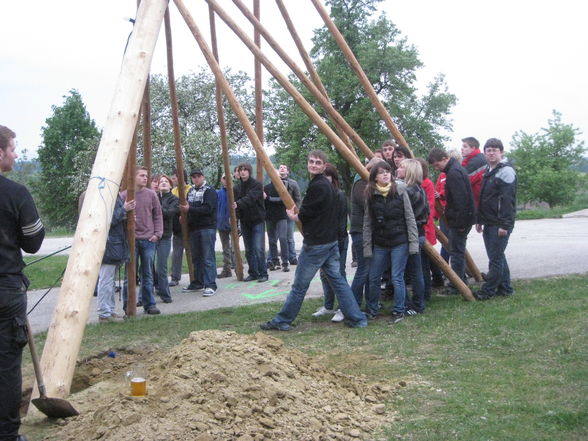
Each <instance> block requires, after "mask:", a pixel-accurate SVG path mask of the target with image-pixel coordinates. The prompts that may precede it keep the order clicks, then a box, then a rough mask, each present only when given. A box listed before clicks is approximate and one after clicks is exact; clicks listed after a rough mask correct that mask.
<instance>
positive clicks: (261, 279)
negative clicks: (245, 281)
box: [257, 276, 268, 283]
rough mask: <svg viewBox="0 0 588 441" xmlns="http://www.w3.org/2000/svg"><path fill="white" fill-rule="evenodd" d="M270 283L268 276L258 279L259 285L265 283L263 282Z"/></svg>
mask: <svg viewBox="0 0 588 441" xmlns="http://www.w3.org/2000/svg"><path fill="white" fill-rule="evenodd" d="M267 281H268V277H267V276H263V277H260V278H259V279H257V282H258V283H263V282H267Z"/></svg>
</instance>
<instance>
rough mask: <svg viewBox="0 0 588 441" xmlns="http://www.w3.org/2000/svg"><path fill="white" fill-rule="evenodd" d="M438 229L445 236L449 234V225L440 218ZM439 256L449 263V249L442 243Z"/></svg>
mask: <svg viewBox="0 0 588 441" xmlns="http://www.w3.org/2000/svg"><path fill="white" fill-rule="evenodd" d="M439 229H440V230H441V232H442V233H443V234H445V236H448V235H449V227H448V226H447V224H446V223H445V222H443V221H442V220H441V219H439ZM441 257H443V259H445V262H447V263H449V250H448V249H447V248H445V247H444V246H443V245H442V246H441Z"/></svg>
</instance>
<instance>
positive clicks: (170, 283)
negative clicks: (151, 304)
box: [169, 279, 179, 286]
mask: <svg viewBox="0 0 588 441" xmlns="http://www.w3.org/2000/svg"><path fill="white" fill-rule="evenodd" d="M178 283H179V280H173V279H172V280H171V281H170V282H169V286H178Z"/></svg>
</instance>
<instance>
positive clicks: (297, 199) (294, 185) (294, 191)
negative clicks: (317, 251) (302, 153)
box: [278, 164, 302, 265]
mask: <svg viewBox="0 0 588 441" xmlns="http://www.w3.org/2000/svg"><path fill="white" fill-rule="evenodd" d="M278 174H279V175H280V178H282V181H284V185H285V186H286V190H288V193H290V196H291V197H292V199H293V200H294V203H295V204H296V206H297V207H298V208H300V203H301V202H302V197H301V196H300V187H299V186H298V182H296V181H295V180H294V179H292V178H291V177H290V169H289V168H288V166H287V165H286V164H280V166H279V167H278ZM288 262H289V263H290V265H297V264H298V258H297V257H296V243H295V242H294V221H293V220H292V219H290V218H288Z"/></svg>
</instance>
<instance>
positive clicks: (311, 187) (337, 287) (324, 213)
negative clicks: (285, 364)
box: [260, 150, 367, 331]
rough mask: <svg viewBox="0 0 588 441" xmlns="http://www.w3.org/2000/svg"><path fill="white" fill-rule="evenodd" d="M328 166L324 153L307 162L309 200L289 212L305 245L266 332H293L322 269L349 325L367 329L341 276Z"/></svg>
mask: <svg viewBox="0 0 588 441" xmlns="http://www.w3.org/2000/svg"><path fill="white" fill-rule="evenodd" d="M326 164H327V155H325V153H324V152H323V151H321V150H313V151H312V152H310V154H309V155H308V162H307V169H308V173H309V174H310V182H309V184H308V189H307V191H306V196H305V197H304V199H303V201H302V205H301V207H300V210H299V211H298V210H297V209H296V208H295V207H293V208H292V209H288V210H286V213H287V214H288V217H289V218H290V219H292V220H293V221H300V222H301V223H302V234H303V236H304V241H303V245H302V250H301V252H300V256H299V259H298V265H297V267H296V273H295V275H294V282H293V283H292V290H291V291H290V293H289V294H288V297H287V299H286V302H285V303H284V305H283V306H282V309H281V311H280V312H279V313H278V314H277V315H276V316H275V317H274V318H273V319H271V320H270V321H268V322H266V323H262V324H261V325H260V328H261V329H263V330H266V331H267V330H279V331H288V330H290V327H291V324H292V322H293V321H294V320H295V319H296V316H297V315H298V313H299V312H300V308H301V306H302V302H303V300H304V297H305V296H306V292H307V291H308V287H309V286H310V282H311V281H312V279H313V278H314V276H315V275H316V273H317V271H319V269H322V270H323V271H324V273H325V276H326V277H327V278H328V280H329V282H330V284H331V286H332V288H333V291H334V292H335V295H336V296H337V301H338V302H339V307H340V308H341V312H342V313H343V315H344V317H345V324H346V325H347V326H349V327H352V328H364V327H366V326H367V319H366V317H365V314H364V313H363V312H361V310H360V309H359V306H358V304H357V302H356V300H355V297H354V296H353V292H352V291H351V288H350V287H349V285H348V283H347V281H346V280H345V278H344V277H343V276H342V275H341V272H340V267H339V259H340V257H339V244H338V241H337V236H338V229H337V228H334V227H333V226H334V225H337V224H338V222H337V194H336V192H335V189H334V188H333V185H332V184H331V183H330V182H329V180H328V179H327V178H326V177H325V175H324V174H323V173H324V171H325V167H326ZM296 211H298V213H296Z"/></svg>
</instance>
